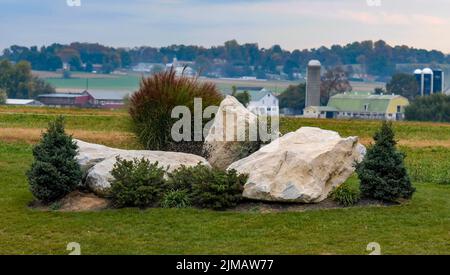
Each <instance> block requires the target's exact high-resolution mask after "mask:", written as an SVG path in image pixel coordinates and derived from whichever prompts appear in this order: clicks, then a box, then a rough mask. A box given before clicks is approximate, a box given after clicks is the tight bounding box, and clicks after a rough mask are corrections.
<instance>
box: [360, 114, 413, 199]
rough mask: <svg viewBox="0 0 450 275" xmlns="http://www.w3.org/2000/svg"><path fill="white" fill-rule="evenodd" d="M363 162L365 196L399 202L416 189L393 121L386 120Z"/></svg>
mask: <svg viewBox="0 0 450 275" xmlns="http://www.w3.org/2000/svg"><path fill="white" fill-rule="evenodd" d="M374 140H375V144H374V145H373V146H371V147H369V148H368V150H367V155H366V157H365V159H364V160H363V162H361V163H360V164H358V165H357V169H356V171H357V173H358V177H359V180H360V183H361V184H360V187H361V194H362V196H363V197H367V198H373V199H377V200H383V201H390V202H395V201H397V200H398V199H410V198H411V197H412V195H413V194H414V192H415V188H414V187H413V186H412V184H411V180H410V178H409V175H408V172H407V170H406V168H405V165H404V159H405V155H404V154H403V153H401V152H399V151H398V150H397V148H396V144H397V143H396V141H395V134H394V130H393V129H392V123H390V122H389V123H388V122H386V121H383V123H382V126H381V128H380V130H379V131H378V132H377V133H375V135H374Z"/></svg>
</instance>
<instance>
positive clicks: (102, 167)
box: [77, 140, 210, 196]
mask: <svg viewBox="0 0 450 275" xmlns="http://www.w3.org/2000/svg"><path fill="white" fill-rule="evenodd" d="M77 144H78V146H79V151H78V156H77V159H78V161H79V163H80V165H81V166H82V168H83V169H87V171H86V176H85V185H86V186H88V187H89V188H90V189H91V190H92V191H93V192H94V193H96V194H97V195H100V196H104V195H107V194H108V191H109V188H110V187H111V183H110V180H111V179H112V176H111V171H112V169H113V167H114V164H115V163H116V157H118V156H119V157H121V158H122V159H126V160H133V159H135V158H137V159H142V158H144V159H147V160H149V161H150V162H152V163H154V162H158V164H159V165H160V166H161V167H164V168H167V169H168V171H169V172H170V171H173V170H176V169H178V168H179V167H181V166H182V165H184V166H187V167H191V166H196V165H197V164H199V163H200V164H203V165H206V166H210V165H209V163H208V162H207V161H206V160H205V159H204V158H202V157H200V156H196V155H191V154H185V153H177V152H162V151H144V150H121V149H115V148H109V147H106V146H103V145H97V144H91V143H86V142H82V141H79V140H77Z"/></svg>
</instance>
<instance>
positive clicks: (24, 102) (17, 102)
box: [6, 98, 44, 106]
mask: <svg viewBox="0 0 450 275" xmlns="http://www.w3.org/2000/svg"><path fill="white" fill-rule="evenodd" d="M6 105H11V106H43V105H44V104H42V103H41V102H39V101H37V100H34V99H12V98H8V99H7V100H6Z"/></svg>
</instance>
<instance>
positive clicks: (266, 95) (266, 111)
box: [247, 89, 279, 116]
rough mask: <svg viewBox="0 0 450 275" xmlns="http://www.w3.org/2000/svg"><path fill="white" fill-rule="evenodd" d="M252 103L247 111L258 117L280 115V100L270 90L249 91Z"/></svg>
mask: <svg viewBox="0 0 450 275" xmlns="http://www.w3.org/2000/svg"><path fill="white" fill-rule="evenodd" d="M248 93H249V94H250V102H249V104H248V106H247V109H249V110H250V112H252V113H254V114H256V115H269V116H277V115H279V102H278V98H277V97H276V96H275V95H274V94H273V93H272V92H271V91H269V90H266V89H262V90H260V91H249V92H248Z"/></svg>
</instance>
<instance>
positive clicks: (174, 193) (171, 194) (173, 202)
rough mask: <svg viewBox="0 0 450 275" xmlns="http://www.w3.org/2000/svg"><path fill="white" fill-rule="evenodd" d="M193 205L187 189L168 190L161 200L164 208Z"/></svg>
mask: <svg viewBox="0 0 450 275" xmlns="http://www.w3.org/2000/svg"><path fill="white" fill-rule="evenodd" d="M190 206H191V199H190V198H189V194H188V192H187V190H170V191H167V192H166V193H165V194H164V196H163V198H162V201H161V207H162V208H187V207H190Z"/></svg>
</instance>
